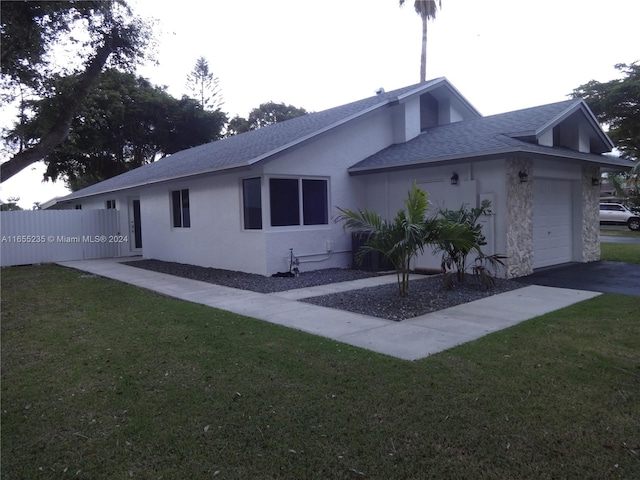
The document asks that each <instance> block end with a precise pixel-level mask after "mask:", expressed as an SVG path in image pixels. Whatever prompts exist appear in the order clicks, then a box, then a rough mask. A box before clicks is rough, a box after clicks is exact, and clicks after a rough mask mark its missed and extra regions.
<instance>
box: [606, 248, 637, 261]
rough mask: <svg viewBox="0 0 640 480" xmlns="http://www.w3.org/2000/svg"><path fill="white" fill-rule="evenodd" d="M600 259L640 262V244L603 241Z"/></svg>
mask: <svg viewBox="0 0 640 480" xmlns="http://www.w3.org/2000/svg"><path fill="white" fill-rule="evenodd" d="M600 259H601V260H608V261H610V262H626V263H640V244H637V243H635V244H634V243H601V244H600Z"/></svg>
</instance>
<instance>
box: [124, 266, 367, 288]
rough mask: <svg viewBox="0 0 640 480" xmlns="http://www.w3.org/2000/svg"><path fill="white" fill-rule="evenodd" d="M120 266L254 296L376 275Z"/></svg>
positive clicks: (337, 271)
mask: <svg viewBox="0 0 640 480" xmlns="http://www.w3.org/2000/svg"><path fill="white" fill-rule="evenodd" d="M123 263H124V265H129V266H131V267H138V268H144V269H146V270H153V271H154V272H160V273H168V274H169V275H175V276H177V277H184V278H190V279H191V280H200V281H201V282H207V283H215V284H216V285H222V286H225V287H232V288H239V289H241V290H250V291H252V292H257V293H275V292H284V291H285V290H293V289H296V288H307V287H316V286H318V285H327V284H329V283H338V282H347V281H349V280H360V279H361V278H369V277H375V276H377V275H379V274H376V273H373V272H367V271H364V270H351V269H348V268H328V269H326V270H316V271H313V272H303V273H301V274H300V275H298V276H297V277H265V276H263V275H256V274H255V273H245V272H234V271H231V270H221V269H219V268H207V267H198V266H195V265H186V264H183V263H173V262H163V261H160V260H134V261H132V262H123Z"/></svg>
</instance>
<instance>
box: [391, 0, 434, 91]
mask: <svg viewBox="0 0 640 480" xmlns="http://www.w3.org/2000/svg"><path fill="white" fill-rule="evenodd" d="M399 2H400V6H403V5H404V3H405V0H399ZM413 8H414V9H415V11H416V13H417V14H418V15H420V18H421V19H422V53H421V55H420V81H421V82H424V81H426V79H427V26H428V21H429V20H431V19H435V18H436V12H437V11H438V8H442V0H415V2H414V3H413Z"/></svg>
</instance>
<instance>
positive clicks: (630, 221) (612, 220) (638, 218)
mask: <svg viewBox="0 0 640 480" xmlns="http://www.w3.org/2000/svg"><path fill="white" fill-rule="evenodd" d="M600 225H626V226H627V227H629V230H635V231H637V230H640V215H638V214H637V213H634V212H632V211H631V210H629V209H628V208H627V207H625V206H624V205H623V204H621V203H601V204H600Z"/></svg>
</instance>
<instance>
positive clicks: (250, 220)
mask: <svg viewBox="0 0 640 480" xmlns="http://www.w3.org/2000/svg"><path fill="white" fill-rule="evenodd" d="M261 183H262V180H261V179H260V178H245V179H244V180H242V205H243V211H244V228H245V229H246V230H260V229H262V189H261Z"/></svg>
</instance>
